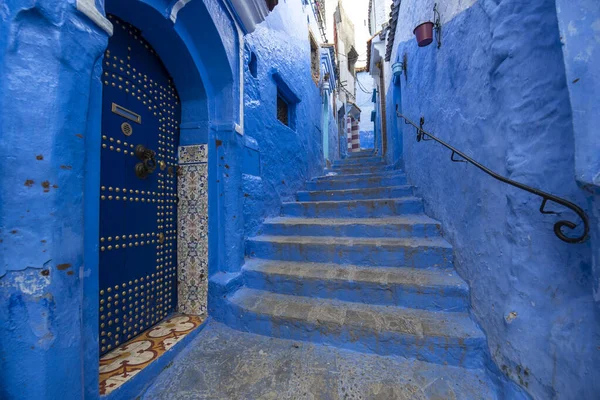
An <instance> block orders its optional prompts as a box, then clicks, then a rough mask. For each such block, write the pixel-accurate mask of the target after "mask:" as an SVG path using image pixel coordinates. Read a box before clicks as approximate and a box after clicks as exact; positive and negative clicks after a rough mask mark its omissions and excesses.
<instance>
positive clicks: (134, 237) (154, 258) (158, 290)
mask: <svg viewBox="0 0 600 400" xmlns="http://www.w3.org/2000/svg"><path fill="white" fill-rule="evenodd" d="M109 18H110V20H111V22H112V23H113V25H114V28H115V30H114V35H113V36H112V37H111V38H110V40H109V45H108V49H107V50H106V53H105V56H104V60H103V71H102V82H103V84H104V87H103V95H102V149H101V177H100V181H101V182H100V185H101V187H100V238H99V241H100V243H99V246H100V277H99V278H100V304H99V307H100V308H99V311H100V313H99V314H100V353H101V354H102V353H105V352H107V351H109V350H111V349H114V348H115V347H117V346H119V345H120V344H122V343H124V342H126V341H127V340H128V339H131V338H132V337H134V336H136V335H138V334H139V333H141V332H143V331H144V330H146V329H148V328H149V327H151V326H152V325H154V324H155V323H157V322H159V321H160V320H161V319H163V318H164V317H165V316H167V315H168V314H169V313H171V312H173V311H174V310H175V309H176V307H177V242H176V237H177V233H176V229H177V197H176V195H177V173H176V171H177V146H178V142H179V124H180V114H181V112H180V103H179V99H178V96H177V92H176V90H175V87H174V85H173V82H172V80H171V78H170V77H169V74H168V72H167V70H166V69H165V67H164V66H163V64H162V63H161V61H160V59H159V57H158V55H157V54H156V52H155V51H154V50H153V49H152V47H151V46H150V44H148V43H147V42H146V41H145V40H144V38H143V37H142V32H140V31H139V30H138V29H136V28H135V27H133V26H132V25H130V24H128V23H126V22H124V21H122V20H120V19H118V18H117V17H115V16H112V15H109Z"/></svg>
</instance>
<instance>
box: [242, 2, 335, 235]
mask: <svg viewBox="0 0 600 400" xmlns="http://www.w3.org/2000/svg"><path fill="white" fill-rule="evenodd" d="M311 12H312V11H311V8H310V7H303V6H302V2H300V1H289V2H281V3H280V4H279V5H278V6H277V7H276V8H275V9H274V10H273V12H271V13H270V14H269V16H268V17H267V19H266V20H265V21H264V22H262V23H261V24H259V25H258V26H257V28H256V30H255V31H254V32H253V33H251V34H249V35H247V36H246V43H247V47H248V49H249V50H251V51H254V53H255V54H256V56H257V61H258V70H257V72H258V74H257V77H256V78H254V77H253V76H252V75H251V74H250V72H249V70H248V68H247V65H246V69H245V73H244V81H245V93H244V99H245V125H246V131H245V133H246V136H250V137H252V139H253V140H255V141H256V143H257V145H258V148H259V149H260V150H259V151H260V175H258V176H257V175H254V174H250V173H248V172H247V171H244V172H245V173H246V175H244V178H243V196H244V221H245V234H246V235H247V236H252V235H254V234H255V233H257V232H258V231H259V229H260V226H261V224H262V221H263V220H264V219H265V218H266V217H269V216H275V215H278V214H279V212H280V207H281V202H282V201H289V200H292V199H293V195H294V193H295V192H296V191H298V190H299V189H300V188H301V187H302V186H303V184H304V182H305V181H306V180H307V179H309V178H311V177H312V176H315V175H317V174H318V173H320V172H322V170H323V153H322V136H321V135H322V134H321V112H322V108H323V105H322V98H321V93H320V89H319V87H318V86H317V84H315V82H314V81H313V79H312V76H311V66H310V43H309V40H308V38H309V32H308V28H307V16H308V15H309V13H311ZM314 33H315V34H317V33H318V32H314ZM249 50H247V52H246V61H248V60H249ZM274 74H276V76H277V77H279V78H278V79H279V80H280V81H281V82H280V83H278V82H277V80H276V79H274ZM282 84H283V85H284V86H287V88H288V89H289V90H290V91H291V92H293V94H294V95H295V96H296V97H298V98H299V102H298V103H297V104H296V106H295V107H296V112H295V129H291V128H290V127H288V126H285V125H284V124H282V123H281V122H280V121H279V120H278V119H277V103H276V101H277V88H278V85H279V86H281V85H282ZM335 142H337V139H335V141H331V140H330V143H335Z"/></svg>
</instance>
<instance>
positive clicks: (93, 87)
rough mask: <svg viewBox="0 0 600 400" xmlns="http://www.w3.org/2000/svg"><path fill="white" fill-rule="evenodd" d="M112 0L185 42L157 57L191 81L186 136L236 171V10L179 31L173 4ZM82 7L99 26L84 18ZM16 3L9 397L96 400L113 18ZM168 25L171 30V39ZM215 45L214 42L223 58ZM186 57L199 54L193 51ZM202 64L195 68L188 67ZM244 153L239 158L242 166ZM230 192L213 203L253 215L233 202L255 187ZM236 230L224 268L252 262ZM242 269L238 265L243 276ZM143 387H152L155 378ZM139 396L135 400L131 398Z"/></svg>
mask: <svg viewBox="0 0 600 400" xmlns="http://www.w3.org/2000/svg"><path fill="white" fill-rule="evenodd" d="M109 3H112V6H113V7H115V8H119V7H126V8H131V10H133V9H135V10H133V11H132V12H133V13H135V14H136V15H137V18H138V19H140V20H141V21H140V22H141V23H142V24H140V25H139V26H140V27H141V28H148V29H146V30H145V31H146V32H147V33H148V35H149V36H150V37H152V38H158V37H162V38H167V39H164V40H170V38H172V37H174V36H176V37H177V38H180V40H179V41H178V42H177V43H174V42H173V41H171V42H170V47H169V46H164V42H163V43H162V45H161V44H160V43H158V42H160V40H158V39H157V42H154V41H153V47H155V49H157V51H159V53H160V54H161V58H162V59H164V60H165V64H166V65H167V68H168V69H169V71H170V72H171V74H172V75H173V77H174V79H175V81H176V82H186V83H188V85H186V86H185V87H182V88H181V89H182V90H180V91H179V94H180V96H181V98H182V100H183V101H184V102H187V103H189V104H184V108H187V111H185V110H184V120H185V119H186V118H188V117H189V120H188V122H191V123H192V124H190V126H187V127H183V129H182V139H183V140H182V142H183V144H195V143H203V142H199V140H204V141H206V139H207V137H208V139H209V140H210V141H209V148H210V151H211V159H215V160H216V159H217V156H222V157H223V158H224V159H225V160H226V161H225V162H228V161H229V160H228V159H226V158H225V157H226V156H229V153H228V154H225V150H224V149H231V148H234V149H236V147H235V144H236V140H239V139H238V136H239V135H237V134H236V133H235V132H234V125H235V123H238V122H240V121H239V120H238V117H239V113H237V112H236V111H237V109H238V108H239V99H238V98H237V93H238V92H239V91H238V88H239V79H238V78H236V76H235V75H234V76H233V77H232V76H231V71H232V70H235V67H236V66H238V65H239V60H238V57H239V52H238V51H237V50H238V46H237V36H236V35H235V34H234V31H233V30H232V28H231V27H232V19H231V18H230V17H229V16H228V15H227V13H226V12H225V11H224V10H223V9H222V8H221V7H222V4H223V3H222V2H221V1H219V0H204V1H202V2H191V3H189V4H188V5H187V6H186V7H185V8H183V9H180V10H179V14H177V21H176V23H175V24H173V22H174V20H173V19H171V18H170V17H169V16H170V15H171V12H170V11H171V8H172V6H173V3H172V2H171V3H169V2H166V1H164V2H163V1H158V0H156V1H148V2H144V1H135V2H134V1H119V2H109ZM115 3H117V4H115ZM81 4H84V5H85V6H87V8H85V10H87V12H88V14H87V15H91V16H92V17H93V18H94V19H90V18H88V17H87V16H86V14H84V13H83V12H82V11H81V9H78V8H77V7H78V6H80V5H81ZM2 6H3V12H2V13H0V73H1V74H2V77H3V79H2V80H1V82H0V104H1V105H2V110H3V112H2V113H1V114H0V139H1V140H0V165H2V167H1V168H0V187H1V188H2V190H0V371H1V372H0V382H1V383H0V398H2V399H40V400H44V399H57V398H60V399H81V398H84V397H85V398H89V399H94V398H97V396H98V373H99V368H98V359H99V356H98V328H99V327H98V325H99V318H98V304H99V298H98V224H99V218H98V210H99V201H100V196H99V190H100V183H99V182H100V176H99V162H100V159H99V150H100V137H101V132H100V117H101V116H100V110H101V108H100V99H101V94H102V84H101V82H100V80H99V76H100V74H101V65H100V62H102V54H103V52H104V50H105V48H106V45H107V38H108V33H107V32H105V31H104V30H103V29H102V26H104V28H106V26H105V25H103V22H105V23H106V22H107V21H106V20H105V19H104V18H103V14H104V1H99V2H93V1H85V0H81V1H77V2H75V1H73V2H53V1H44V0H42V1H38V2H33V3H32V2H26V1H22V0H9V1H6V2H3V4H2ZM96 6H97V7H98V9H96V8H95V7H96ZM154 6H156V8H158V9H160V11H154V9H153V7H154ZM140 9H142V10H144V12H148V15H150V14H151V13H155V14H154V15H155V18H154V19H153V20H151V21H152V22H155V21H160V24H154V23H152V22H151V23H150V24H148V21H149V20H148V19H147V18H142V15H141V14H140V13H139V12H138V11H139V10H140ZM156 14H157V15H158V16H156ZM144 23H145V25H144ZM98 24H100V25H98ZM215 24H216V26H217V27H215ZM108 25H109V24H108ZM165 25H166V26H167V29H168V31H162V32H160V30H161V29H163V28H164V27H165ZM204 46H206V47H208V46H210V54H209V53H208V52H207V51H206V47H204ZM186 50H189V51H190V52H191V53H193V54H194V57H190V56H189V54H187V56H185V55H183V54H182V51H186ZM190 62H191V63H192V68H187V67H188V66H189V65H190V64H189V63H190ZM196 63H197V64H196ZM230 64H234V65H230ZM184 67H185V68H184ZM198 68H202V70H201V71H200V73H201V74H202V77H203V78H205V77H206V78H207V81H208V82H205V83H207V86H206V94H207V96H208V108H209V111H210V123H209V122H208V121H207V120H206V112H198V110H199V109H206V107H207V104H206V103H207V102H206V101H203V99H201V98H197V97H194V94H195V95H196V96H197V95H199V94H204V90H203V89H202V90H194V91H193V92H195V93H191V92H192V90H191V88H194V89H198V86H194V85H191V84H189V83H190V80H189V77H190V75H191V71H195V72H196V73H197V74H200V73H198V71H197V69H198ZM237 76H238V77H239V75H237ZM204 100H205V99H204ZM232 103H233V104H232ZM236 104H237V105H236ZM188 111H189V113H188ZM192 114H194V115H192ZM232 114H234V115H232ZM234 116H235V117H236V118H235V119H234V118H233V117H234ZM192 117H195V118H194V120H191V118H192ZM192 125H193V126H192ZM207 125H208V126H207ZM207 128H209V129H210V133H208V135H207V132H206V130H207ZM190 131H197V132H196V133H198V134H191V133H192V132H190ZM200 131H201V132H200ZM217 143H218V146H217ZM217 147H218V149H217ZM213 155H215V157H214V158H213V157H212V156H213ZM235 156H236V154H235V153H234V151H232V152H231V158H232V159H236V157H235ZM6 166H10V168H7V167H6ZM211 168H212V170H213V175H212V176H215V177H217V176H218V177H221V176H223V177H224V175H225V173H224V170H225V168H224V167H221V166H219V165H216V163H213V165H211ZM227 172H228V173H230V174H231V171H229V170H228V171H227ZM220 174H221V175H220ZM239 175H240V176H241V174H239ZM228 183H229V182H227V181H226V180H224V179H215V180H214V181H213V182H212V183H211V184H212V185H213V187H215V188H217V189H218V190H215V191H213V192H215V193H218V194H219V195H220V196H222V198H224V199H225V200H222V199H221V200H220V199H219V198H218V196H215V197H217V199H216V200H217V201H215V202H213V204H227V205H229V206H230V207H229V208H227V210H226V211H227V212H230V213H231V214H233V215H239V214H240V213H239V212H238V210H239V209H241V207H239V208H238V209H236V207H235V206H236V205H237V204H236V203H235V202H234V201H232V200H230V199H231V198H235V200H236V201H239V198H240V196H239V193H240V190H239V188H240V183H241V179H240V178H238V179H237V187H235V186H234V185H228ZM235 189H237V190H235ZM219 201H220V203H219ZM240 203H241V201H240ZM223 208H225V207H223ZM227 212H221V213H218V214H217V213H216V212H215V218H213V219H212V220H213V221H214V222H213V223H212V224H213V226H217V227H218V228H221V227H222V226H224V225H225V223H224V222H222V221H231V220H232V218H230V215H231V214H227ZM219 218H220V220H219ZM232 225H234V224H232ZM234 226H235V225H234ZM240 231H241V230H240ZM215 232H217V233H218V230H217V229H215ZM235 233H236V232H232V234H231V235H230V236H229V237H228V239H229V241H225V240H221V239H223V238H221V237H218V235H216V234H215V235H211V236H212V237H214V238H215V239H213V244H220V245H221V247H220V248H219V250H221V251H218V252H214V253H216V254H217V255H218V257H219V258H218V261H223V262H221V263H215V264H214V265H215V266H216V268H220V267H222V266H223V265H227V261H228V260H230V259H232V258H234V256H235V255H237V254H239V257H238V260H239V259H241V258H242V257H243V255H242V254H241V253H242V251H241V249H242V246H243V242H242V240H241V236H242V235H238V236H236V235H235ZM238 233H239V232H238ZM232 254H233V255H232ZM240 265H241V262H237V263H236V267H237V268H238V269H239V266H240ZM222 268H225V267H222ZM138 383H139V384H140V387H143V386H144V384H145V383H147V382H144V381H143V379H142V380H141V381H140V380H138ZM140 387H138V389H139V388H140ZM137 394H138V393H137V392H132V393H131V396H130V398H134V397H136V396H137ZM125 397H127V396H125Z"/></svg>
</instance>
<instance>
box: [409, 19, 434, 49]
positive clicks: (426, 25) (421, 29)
mask: <svg viewBox="0 0 600 400" xmlns="http://www.w3.org/2000/svg"><path fill="white" fill-rule="evenodd" d="M433 25H434V24H433V22H431V21H427V22H423V23H422V24H420V25H417V27H416V28H415V29H414V30H413V33H414V34H415V36H416V37H417V43H418V44H419V47H425V46H429V45H430V44H431V42H433Z"/></svg>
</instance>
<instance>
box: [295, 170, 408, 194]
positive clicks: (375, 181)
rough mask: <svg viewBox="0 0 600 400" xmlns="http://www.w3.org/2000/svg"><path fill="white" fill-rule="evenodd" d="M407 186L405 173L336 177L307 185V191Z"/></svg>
mask: <svg viewBox="0 0 600 400" xmlns="http://www.w3.org/2000/svg"><path fill="white" fill-rule="evenodd" d="M401 185H406V175H404V173H398V172H395V173H394V172H390V173H376V174H359V175H357V174H353V175H349V176H344V175H335V176H326V177H322V178H320V179H315V180H312V181H309V182H307V183H306V190H309V191H317V190H343V189H348V188H354V189H366V188H376V187H384V186H401Z"/></svg>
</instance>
